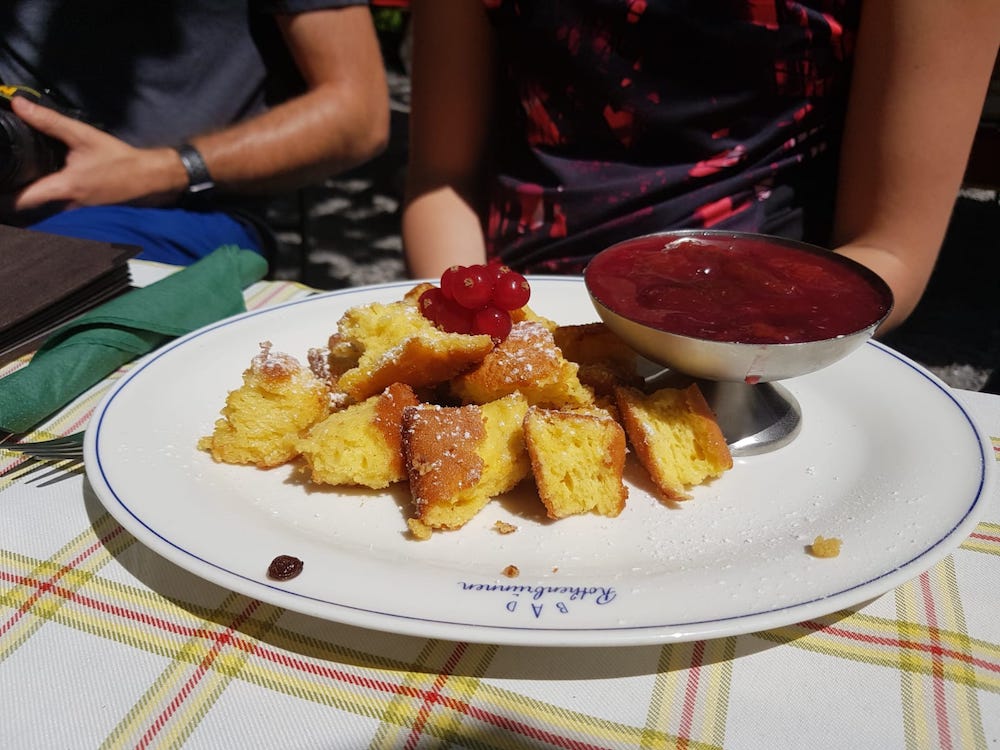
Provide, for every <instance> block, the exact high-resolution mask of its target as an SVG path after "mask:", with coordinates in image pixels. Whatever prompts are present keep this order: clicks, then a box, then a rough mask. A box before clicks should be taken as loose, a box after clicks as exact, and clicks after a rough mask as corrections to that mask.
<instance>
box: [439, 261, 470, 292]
mask: <svg viewBox="0 0 1000 750" xmlns="http://www.w3.org/2000/svg"><path fill="white" fill-rule="evenodd" d="M464 270H465V266H451V267H450V268H447V269H445V272H444V273H443V274H441V291H442V292H444V296H445V297H447V298H448V299H455V286H456V285H457V284H458V276H459V275H460V274H461V273H462V272H463V271H464Z"/></svg>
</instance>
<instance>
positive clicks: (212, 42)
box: [0, 0, 389, 264]
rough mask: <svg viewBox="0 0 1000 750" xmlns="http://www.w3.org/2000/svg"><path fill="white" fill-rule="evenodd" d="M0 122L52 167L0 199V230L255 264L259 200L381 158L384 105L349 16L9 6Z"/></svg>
mask: <svg viewBox="0 0 1000 750" xmlns="http://www.w3.org/2000/svg"><path fill="white" fill-rule="evenodd" d="M0 83H2V84H5V85H6V86H23V87H29V88H30V89H31V90H35V91H39V90H43V89H44V90H48V91H49V92H51V98H52V99H53V100H55V101H56V102H58V103H59V104H60V105H61V106H59V107H55V108H53V107H48V106H43V105H41V104H39V103H38V102H37V101H36V100H35V99H34V97H32V96H23V95H14V96H11V97H10V99H9V107H10V110H11V111H12V112H13V114H14V115H16V116H17V117H18V118H20V119H21V120H23V122H24V123H26V124H27V125H28V126H30V128H32V129H34V130H36V131H39V132H41V133H44V134H46V135H47V136H50V137H51V138H52V139H55V141H56V142H58V143H61V144H64V145H65V149H66V155H65V163H64V165H63V166H61V168H59V169H57V170H56V171H54V172H52V173H49V174H46V175H43V176H41V177H40V178H38V179H35V180H33V181H31V182H30V183H29V184H27V185H14V186H11V185H6V186H0V192H3V193H4V194H3V195H2V196H0V220H3V221H4V222H5V223H7V224H13V225H17V226H28V227H31V228H34V229H38V230H41V231H46V232H50V233H54V234H64V235H71V236H77V237H85V238H90V239H98V240H105V241H112V242H123V243H128V244H135V245H138V246H140V247H141V248H142V253H141V254H140V255H139V257H141V258H146V259H151V260H158V261H164V262H169V263H178V264H187V263H190V262H192V261H193V260H196V259H197V258H199V257H201V256H203V255H205V254H207V253H209V252H211V251H212V250H214V249H215V248H217V247H219V246H221V245H224V244H236V245H239V246H241V247H244V248H247V249H256V250H264V249H266V246H267V231H266V227H265V226H264V224H263V222H262V217H261V215H260V213H259V208H260V206H261V201H262V199H264V198H266V197H267V196H269V195H271V194H274V193H284V192H288V191H291V190H293V189H295V188H298V187H300V186H303V185H307V184H311V183H313V182H316V181H319V180H321V179H323V178H325V177H328V176H330V175H333V174H336V173H338V172H342V171H344V170H347V169H349V168H351V167H354V166H356V165H358V164H361V163H363V162H365V161H367V160H369V159H371V158H373V157H374V156H376V155H377V154H379V153H380V152H381V151H382V150H383V149H384V148H385V146H386V144H387V142H388V132H389V108H388V107H389V105H388V90H387V86H386V82H385V71H384V66H383V64H382V58H381V52H380V49H379V45H378V40H377V37H376V34H375V29H374V25H373V23H372V18H371V12H370V9H369V8H368V5H367V3H366V2H364V0H284V1H282V2H278V1H277V0H246V1H240V2H231V3H203V2H200V1H199V0H179V1H178V2H171V3H159V4H155V3H154V4H149V3H131V4H130V3H120V2H113V1H111V0H97V1H96V2H88V3H64V2H59V1H58V0H30V2H29V1H28V0H13V2H10V3H5V5H4V9H3V10H0Z"/></svg>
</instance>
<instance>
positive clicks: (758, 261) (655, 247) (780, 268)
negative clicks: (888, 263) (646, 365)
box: [584, 230, 893, 455]
mask: <svg viewBox="0 0 1000 750" xmlns="http://www.w3.org/2000/svg"><path fill="white" fill-rule="evenodd" d="M584 280H585V282H586V286H587V291H588V293H589V295H590V298H591V301H592V302H593V304H594V307H595V309H596V310H597V313H598V315H600V317H601V319H602V320H603V321H604V322H605V324H607V326H608V327H609V328H611V329H612V330H613V331H615V332H616V333H617V334H618V335H619V336H621V337H622V339H624V340H625V341H626V342H627V343H628V344H629V345H630V346H632V348H633V349H635V350H636V351H637V352H638V353H639V354H641V355H642V356H643V357H645V358H646V359H648V360H650V361H651V362H653V363H655V364H657V365H660V366H662V367H665V368H667V371H668V374H671V375H673V376H675V377H676V376H687V377H688V378H689V379H690V378H694V379H696V380H698V381H699V384H700V386H701V387H702V390H703V391H704V392H705V396H706V398H707V399H708V400H709V403H710V404H711V405H712V407H713V408H714V409H715V411H716V414H717V416H718V418H719V423H720V425H721V427H722V429H723V432H724V433H725V435H726V438H727V440H728V441H729V443H730V449H731V450H732V451H733V453H734V455H748V454H753V453H760V452H764V451H767V450H773V449H774V448H777V447H779V446H780V445H784V444H785V443H787V442H788V441H789V440H791V439H792V438H793V437H794V436H795V434H796V433H797V431H798V429H799V427H800V424H801V413H800V411H799V407H798V404H797V403H796V401H795V399H794V397H793V396H792V395H791V394H790V393H789V392H788V390H787V389H785V388H783V387H782V386H780V385H779V384H777V383H776V382H775V381H780V380H784V379H787V378H793V377H797V376H799V375H805V374H807V373H810V372H813V371H815V370H819V369H821V368H824V367H826V366H828V365H830V364H833V363H834V362H836V361H837V360H839V359H841V358H842V357H844V356H846V355H847V354H849V353H850V352H851V351H853V350H854V349H856V348H857V347H859V346H861V345H862V344H863V343H864V342H866V341H867V340H868V339H870V338H871V337H872V335H873V334H874V333H875V331H876V329H877V328H878V326H879V325H880V324H881V323H882V321H884V320H885V318H886V316H888V314H889V312H890V310H891V309H892V304H893V299H892V292H891V290H890V289H889V287H888V285H887V284H886V283H885V282H884V281H883V280H882V279H881V278H880V277H879V276H878V275H877V274H875V273H874V272H872V271H871V270H869V269H868V268H866V267H865V266H863V265H861V264H860V263H857V262H855V261H853V260H851V259H850V258H847V257H845V256H842V255H839V254H836V253H833V252H830V251H829V250H825V249H823V248H819V247H816V246H814V245H809V244H806V243H803V242H797V241H794V240H787V239H783V238H777V237H770V236H766V235H758V234H751V233H745V232H726V231H719V230H682V231H671V232H659V233H655V234H649V235H644V236H641V237H636V238H633V239H629V240H625V241H623V242H620V243H617V244H615V245H612V246H611V247H609V248H607V249H605V250H603V251H602V252H600V253H598V254H597V255H596V256H595V257H594V259H593V260H592V261H591V262H590V264H589V265H588V266H587V269H586V270H585V272H584ZM657 377H660V378H662V377H663V373H660V374H658V375H657Z"/></svg>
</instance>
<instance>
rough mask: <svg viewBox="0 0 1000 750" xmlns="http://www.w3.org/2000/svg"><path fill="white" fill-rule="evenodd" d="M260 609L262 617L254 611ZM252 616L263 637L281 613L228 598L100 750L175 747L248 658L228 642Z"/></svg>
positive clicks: (237, 596) (249, 601)
mask: <svg viewBox="0 0 1000 750" xmlns="http://www.w3.org/2000/svg"><path fill="white" fill-rule="evenodd" d="M262 607H263V609H264V613H263V615H261V613H260V612H259V611H258V610H260V609H261V608H262ZM255 614H256V615H257V617H258V618H259V619H258V621H257V622H258V627H259V626H260V625H263V626H264V627H263V630H265V631H266V630H267V629H268V628H269V627H273V625H274V623H275V622H276V621H277V619H278V617H279V616H280V614H281V610H280V609H278V608H276V607H271V606H269V605H261V604H260V603H259V602H257V601H255V600H252V599H248V598H247V597H244V596H242V595H240V594H235V593H229V594H228V595H227V596H226V597H225V598H224V599H223V601H222V602H221V603H220V605H219V606H218V607H217V608H216V609H215V610H214V612H213V614H212V617H211V618H210V619H206V620H202V621H201V625H200V628H199V632H197V633H196V634H195V635H193V636H192V637H190V638H189V639H188V640H187V641H186V643H185V644H184V645H183V646H182V647H181V649H180V650H179V651H178V652H177V653H176V654H175V655H174V661H173V662H171V664H170V665H169V666H168V667H167V668H166V669H165V670H164V671H163V672H162V673H161V674H160V676H159V677H158V678H157V679H156V680H155V681H154V682H153V684H152V685H150V687H149V689H147V691H146V693H145V694H144V695H143V696H142V697H141V698H140V699H139V700H138V701H137V702H136V704H135V706H134V707H133V708H132V710H131V711H129V712H128V714H126V715H125V717H123V719H122V720H121V721H120V722H119V723H118V726H116V727H115V728H114V730H112V732H111V734H109V735H108V737H107V738H106V740H105V742H104V746H105V747H120V746H123V745H129V746H136V745H142V746H147V747H149V746H156V745H166V746H168V747H179V746H180V745H181V744H182V743H183V742H184V741H185V740H186V739H187V738H188V737H189V736H190V734H191V733H192V732H193V731H194V729H195V727H197V725H198V723H199V722H200V721H201V719H202V718H204V716H205V715H206V714H207V713H208V711H209V710H211V708H212V706H214V705H215V702H216V701H217V700H218V699H219V697H220V696H221V695H222V694H223V692H224V691H225V689H226V687H227V686H228V685H229V684H230V683H231V682H232V680H234V679H238V678H239V673H240V672H241V671H242V667H243V664H245V663H246V661H247V660H248V659H250V658H251V653H250V651H249V650H247V649H244V648H240V647H239V645H238V644H239V643H240V641H241V639H239V638H237V639H236V640H233V639H232V638H231V637H230V636H231V635H232V634H233V633H235V632H237V631H238V629H239V627H241V626H242V625H243V624H245V622H246V621H247V620H249V619H250V618H251V616H252V615H255ZM262 634H263V633H262Z"/></svg>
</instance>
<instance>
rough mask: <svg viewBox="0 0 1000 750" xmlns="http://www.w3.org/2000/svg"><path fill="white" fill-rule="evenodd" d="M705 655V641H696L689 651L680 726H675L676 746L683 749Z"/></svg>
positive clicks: (691, 718)
mask: <svg viewBox="0 0 1000 750" xmlns="http://www.w3.org/2000/svg"><path fill="white" fill-rule="evenodd" d="M704 656H705V642H704V641H697V642H696V643H695V644H694V648H693V649H692V651H691V665H690V667H689V668H688V678H687V686H686V688H685V690H684V705H683V707H682V708H681V721H680V726H678V728H677V747H678V748H680V749H681V750H683V748H686V747H687V745H688V741H689V740H690V735H691V724H692V723H693V721H694V706H695V703H696V702H697V699H698V684H699V683H700V682H701V663H702V659H703V658H704Z"/></svg>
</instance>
